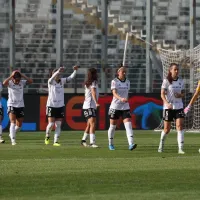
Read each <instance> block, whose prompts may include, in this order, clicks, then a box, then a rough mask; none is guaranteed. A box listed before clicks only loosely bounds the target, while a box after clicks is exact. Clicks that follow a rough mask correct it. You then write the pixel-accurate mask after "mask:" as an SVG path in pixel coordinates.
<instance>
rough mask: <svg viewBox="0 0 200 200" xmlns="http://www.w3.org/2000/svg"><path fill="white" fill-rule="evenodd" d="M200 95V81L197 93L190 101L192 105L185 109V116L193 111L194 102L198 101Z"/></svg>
mask: <svg viewBox="0 0 200 200" xmlns="http://www.w3.org/2000/svg"><path fill="white" fill-rule="evenodd" d="M199 94H200V81H199V82H198V86H197V89H196V92H195V93H194V95H193V97H192V99H191V100H190V103H189V104H188V106H187V107H186V108H185V109H184V113H185V114H187V113H188V112H189V111H190V110H191V108H192V105H193V104H194V102H195V101H196V100H197V98H198V96H199Z"/></svg>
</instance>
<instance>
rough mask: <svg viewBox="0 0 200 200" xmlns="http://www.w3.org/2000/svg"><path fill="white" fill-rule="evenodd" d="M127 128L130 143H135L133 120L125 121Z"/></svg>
mask: <svg viewBox="0 0 200 200" xmlns="http://www.w3.org/2000/svg"><path fill="white" fill-rule="evenodd" d="M124 126H125V129H126V136H127V139H128V144H129V145H132V144H133V128H132V123H131V122H125V123H124Z"/></svg>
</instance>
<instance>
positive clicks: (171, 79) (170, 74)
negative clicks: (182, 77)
mask: <svg viewBox="0 0 200 200" xmlns="http://www.w3.org/2000/svg"><path fill="white" fill-rule="evenodd" d="M174 65H175V66H178V65H177V64H176V63H171V64H170V66H169V70H168V74H167V80H168V81H169V83H170V84H172V81H173V78H172V73H171V68H172V67H173V66H174Z"/></svg>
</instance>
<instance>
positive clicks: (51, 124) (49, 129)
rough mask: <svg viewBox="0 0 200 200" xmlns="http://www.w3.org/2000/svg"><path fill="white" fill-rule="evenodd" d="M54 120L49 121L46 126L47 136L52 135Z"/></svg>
mask: <svg viewBox="0 0 200 200" xmlns="http://www.w3.org/2000/svg"><path fill="white" fill-rule="evenodd" d="M53 125H54V122H49V124H48V125H47V127H46V137H50V133H51V130H52V128H53Z"/></svg>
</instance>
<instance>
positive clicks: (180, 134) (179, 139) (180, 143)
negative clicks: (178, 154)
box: [177, 130, 184, 150]
mask: <svg viewBox="0 0 200 200" xmlns="http://www.w3.org/2000/svg"><path fill="white" fill-rule="evenodd" d="M177 142H178V148H179V149H181V150H183V145H184V131H183V130H182V131H177Z"/></svg>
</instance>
